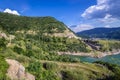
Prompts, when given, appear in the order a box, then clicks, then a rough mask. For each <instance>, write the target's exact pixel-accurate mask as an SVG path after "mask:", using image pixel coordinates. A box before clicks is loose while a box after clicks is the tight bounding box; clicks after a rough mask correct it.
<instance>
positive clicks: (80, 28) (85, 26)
mask: <svg viewBox="0 0 120 80" xmlns="http://www.w3.org/2000/svg"><path fill="white" fill-rule="evenodd" d="M70 28H71V29H72V30H73V31H74V32H81V31H84V30H89V29H93V28H94V27H93V26H91V25H88V24H80V25H77V26H74V27H73V26H72V27H70Z"/></svg>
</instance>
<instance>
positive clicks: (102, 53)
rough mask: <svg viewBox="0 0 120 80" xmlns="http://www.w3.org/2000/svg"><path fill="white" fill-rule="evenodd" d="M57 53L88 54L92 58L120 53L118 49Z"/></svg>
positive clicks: (61, 53)
mask: <svg viewBox="0 0 120 80" xmlns="http://www.w3.org/2000/svg"><path fill="white" fill-rule="evenodd" d="M58 54H59V55H75V56H89V57H94V58H102V57H105V56H108V55H117V54H120V49H119V50H112V51H108V52H100V51H92V52H90V53H84V52H77V53H76V52H58Z"/></svg>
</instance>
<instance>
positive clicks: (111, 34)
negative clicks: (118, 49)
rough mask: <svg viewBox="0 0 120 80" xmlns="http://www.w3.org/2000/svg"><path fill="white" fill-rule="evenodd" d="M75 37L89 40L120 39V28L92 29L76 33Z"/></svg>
mask: <svg viewBox="0 0 120 80" xmlns="http://www.w3.org/2000/svg"><path fill="white" fill-rule="evenodd" d="M77 35H79V36H82V37H90V38H108V39H120V36H119V35H120V27H118V28H94V29H91V30H86V31H82V32H78V33H77Z"/></svg>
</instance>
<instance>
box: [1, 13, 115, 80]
mask: <svg viewBox="0 0 120 80" xmlns="http://www.w3.org/2000/svg"><path fill="white" fill-rule="evenodd" d="M90 50H91V49H89V47H88V45H86V44H85V43H84V42H83V41H81V40H79V39H78V38H77V37H76V36H75V35H74V33H72V32H71V31H70V30H69V29H68V28H67V27H66V25H65V24H64V23H62V22H60V21H58V20H56V19H55V18H53V17H26V16H16V15H11V14H8V13H0V80H9V78H7V76H6V75H5V73H6V72H7V69H8V67H9V65H8V64H7V63H6V61H5V59H7V58H8V59H14V60H17V61H19V62H20V63H22V64H23V65H24V66H25V68H26V70H27V71H28V72H30V73H31V74H33V75H34V76H35V78H36V80H70V79H71V80H90V79H92V80H102V79H106V78H108V77H111V76H113V77H114V76H115V75H114V72H113V71H111V69H108V68H107V67H106V66H104V65H103V66H101V65H99V64H96V63H94V64H91V63H85V62H80V60H78V59H76V58H71V57H70V56H67V55H58V54H57V53H58V52H90ZM73 62H74V63H73Z"/></svg>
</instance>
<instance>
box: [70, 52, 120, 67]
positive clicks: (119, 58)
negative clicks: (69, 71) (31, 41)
mask: <svg viewBox="0 0 120 80" xmlns="http://www.w3.org/2000/svg"><path fill="white" fill-rule="evenodd" d="M71 57H73V58H78V59H80V61H83V62H95V61H104V62H109V63H113V64H118V65H120V54H117V55H110V56H106V57H103V58H92V57H83V56H71Z"/></svg>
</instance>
